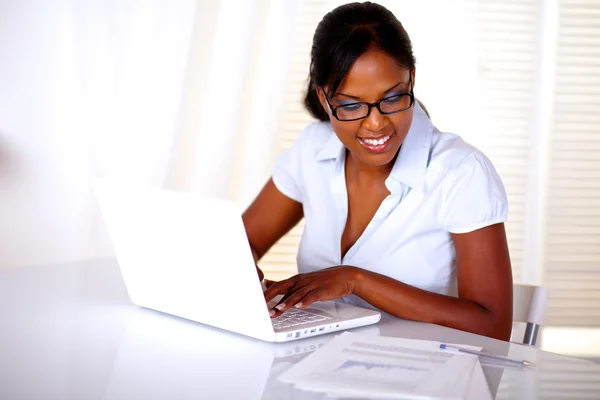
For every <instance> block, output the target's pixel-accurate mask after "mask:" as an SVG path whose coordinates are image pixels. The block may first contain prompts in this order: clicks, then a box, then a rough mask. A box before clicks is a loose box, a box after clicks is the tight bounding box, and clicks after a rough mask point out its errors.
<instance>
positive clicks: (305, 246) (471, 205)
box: [243, 3, 512, 340]
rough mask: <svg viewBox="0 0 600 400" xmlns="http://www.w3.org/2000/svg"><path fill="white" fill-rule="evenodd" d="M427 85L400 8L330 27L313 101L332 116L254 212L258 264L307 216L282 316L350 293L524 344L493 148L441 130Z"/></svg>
mask: <svg viewBox="0 0 600 400" xmlns="http://www.w3.org/2000/svg"><path fill="white" fill-rule="evenodd" d="M440 67H441V68H443V66H440ZM415 83H416V74H415V58H414V56H413V52H412V45H411V42H410V39H409V37H408V34H407V33H406V31H405V30H404V28H403V27H402V25H401V23H400V22H399V21H398V20H397V19H396V17H395V16H394V15H393V14H392V13H391V12H390V11H389V10H387V9H386V8H384V7H382V6H380V5H377V4H373V3H353V4H348V5H344V6H341V7H338V8H336V9H335V10H333V11H332V12H330V13H329V14H327V15H326V16H325V17H324V18H323V20H322V21H321V22H320V24H319V25H318V27H317V30H316V32H315V35H314V39H313V46H312V51H311V65H310V76H309V83H308V90H307V93H306V99H305V104H306V107H307V109H308V111H309V112H310V113H311V114H312V115H313V116H314V117H315V118H316V119H317V120H319V122H316V123H313V124H311V125H309V126H307V127H306V128H305V129H304V130H303V131H302V132H301V133H300V134H299V136H298V139H297V141H296V142H295V144H294V145H293V146H292V148H290V149H289V150H288V151H286V152H285V153H284V154H282V155H281V156H280V158H279V160H278V161H277V164H276V166H275V170H274V173H273V176H272V179H270V180H269V181H268V182H267V184H266V185H265V187H264V188H263V189H262V191H261V192H260V194H259V195H258V197H257V198H256V199H255V201H254V202H253V203H252V205H251V206H250V207H249V208H248V210H246V212H245V213H244V216H243V219H244V224H245V227H246V231H247V233H248V238H249V241H250V246H251V247H252V250H253V252H254V254H255V258H256V260H259V259H260V258H261V257H262V256H263V255H264V254H265V253H266V252H267V251H268V250H269V248H270V247H271V246H272V245H273V244H274V243H275V242H276V241H277V240H278V239H279V238H280V237H281V236H283V235H284V234H285V233H286V232H288V231H289V230H290V229H291V228H292V227H293V226H294V225H296V224H297V223H298V222H299V221H300V220H301V219H302V218H303V217H304V218H305V229H304V233H303V235H302V240H301V243H300V247H299V250H298V260H297V261H298V271H299V274H298V275H295V276H293V277H291V278H289V279H286V280H284V281H281V282H276V283H272V284H271V285H270V286H269V288H268V289H267V290H266V292H265V297H266V299H267V301H269V300H271V299H272V298H273V297H275V296H276V295H279V294H283V295H284V297H283V299H282V300H281V301H280V303H279V304H278V305H277V306H276V307H275V308H274V309H272V310H271V315H272V317H276V316H278V315H279V314H281V313H282V312H284V311H285V310H286V309H288V308H290V307H299V308H304V307H307V306H308V305H310V304H311V303H313V302H315V301H321V300H323V301H324V300H332V299H338V298H344V300H345V301H347V302H350V303H353V304H356V305H360V306H366V307H375V308H377V309H379V310H381V311H384V312H386V313H389V314H392V315H394V316H397V317H400V318H405V319H411V320H417V321H424V322H431V323H435V324H439V325H445V326H448V327H451V328H456V329H461V330H464V331H469V332H473V333H477V334H481V335H485V336H490V337H494V338H498V339H503V340H508V339H509V338H510V332H511V326H512V273H511V265H510V257H509V253H508V248H507V242H506V233H505V229H504V222H505V221H506V218H507V212H508V204H507V199H506V193H505V191H504V187H503V184H502V182H501V180H500V178H499V176H498V174H497V173H496V171H495V169H494V167H493V166H492V164H491V163H490V161H489V160H488V158H486V156H485V155H484V154H482V153H481V152H480V151H478V150H477V149H475V148H474V147H472V146H470V145H469V144H467V143H466V142H465V141H463V140H462V139H461V138H460V137H458V136H456V135H454V134H450V133H443V132H440V131H439V130H437V129H436V128H435V127H434V126H433V125H432V123H431V121H430V120H429V118H427V116H426V115H425V113H424V112H423V110H422V108H421V107H420V106H419V104H418V103H417V102H416V101H415V97H414V88H415ZM465 118H468V115H465ZM259 275H260V277H261V279H262V276H263V275H262V272H261V271H260V269H259Z"/></svg>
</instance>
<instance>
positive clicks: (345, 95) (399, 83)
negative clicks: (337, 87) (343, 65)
mask: <svg viewBox="0 0 600 400" xmlns="http://www.w3.org/2000/svg"><path fill="white" fill-rule="evenodd" d="M403 83H406V84H408V82H404V81H400V82H398V83H396V84H395V85H394V86H392V87H391V88H389V89H388V90H386V91H385V92H383V94H384V95H385V94H388V93H389V92H391V91H392V90H394V89H396V88H397V87H398V86H400V85H401V84H403ZM336 96H344V97H350V98H351V99H356V100H360V97H357V96H350V95H349V94H344V93H336V94H335V96H333V97H336Z"/></svg>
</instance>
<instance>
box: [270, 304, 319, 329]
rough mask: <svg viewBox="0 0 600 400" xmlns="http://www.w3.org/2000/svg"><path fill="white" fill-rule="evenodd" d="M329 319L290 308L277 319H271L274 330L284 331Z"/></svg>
mask: <svg viewBox="0 0 600 400" xmlns="http://www.w3.org/2000/svg"><path fill="white" fill-rule="evenodd" d="M328 319H331V318H329V317H325V316H323V315H319V314H314V313H311V312H308V311H304V310H298V309H297V308H290V309H288V310H287V311H286V312H284V313H283V314H281V315H280V316H279V317H277V318H273V319H272V320H271V322H273V328H274V329H276V330H277V329H285V328H289V327H292V326H298V325H306V324H312V323H313V322H320V321H326V320H328Z"/></svg>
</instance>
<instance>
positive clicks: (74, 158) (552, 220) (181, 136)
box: [0, 0, 600, 357]
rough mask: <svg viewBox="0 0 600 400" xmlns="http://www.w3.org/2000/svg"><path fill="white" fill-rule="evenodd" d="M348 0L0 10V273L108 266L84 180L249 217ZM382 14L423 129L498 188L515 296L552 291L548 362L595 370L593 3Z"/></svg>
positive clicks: (429, 6) (282, 264) (280, 262)
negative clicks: (447, 142)
mask: <svg viewBox="0 0 600 400" xmlns="http://www.w3.org/2000/svg"><path fill="white" fill-rule="evenodd" d="M342 3H344V2H343V1H328V0H321V1H318V0H304V1H303V0H285V1H282V0H244V1H238V0H176V1H172V0H144V1H142V0H105V1H102V2H100V1H94V0H82V1H78V0H52V1H50V0H48V1H44V0H1V1H0V55H1V59H0V268H2V267H19V266H26V265H34V264H51V263H60V262H68V261H74V260H81V259H89V258H95V257H106V256H111V255H112V247H111V245H110V240H109V238H108V237H107V235H106V232H105V230H104V226H103V223H102V219H101V217H100V215H99V211H98V208H97V205H96V203H95V200H94V197H93V195H92V193H91V186H90V185H91V183H92V181H93V179H94V178H96V177H108V178H110V177H119V178H121V179H126V180H129V181H130V182H134V183H144V184H149V185H154V186H162V187H166V188H170V189H176V190H182V191H190V192H201V193H206V194H210V195H213V196H217V197H223V198H229V199H232V200H234V201H236V202H238V203H239V204H240V205H242V206H246V205H247V204H248V203H249V202H250V201H251V200H252V199H253V197H254V196H255V195H256V193H257V192H258V190H260V188H261V187H262V185H263V184H264V182H265V181H266V180H267V179H268V177H269V175H270V172H271V169H272V167H273V163H274V161H275V159H276V156H277V155H278V154H279V153H280V152H281V151H282V150H283V149H285V148H287V147H288V146H290V144H291V143H292V141H293V140H294V138H295V136H296V135H297V133H298V132H299V131H300V130H301V129H302V128H303V127H304V126H305V125H306V124H307V123H309V122H310V117H309V116H308V115H307V113H306V112H305V111H304V110H303V109H302V107H301V105H300V100H301V97H302V89H303V87H304V83H305V79H306V76H307V71H308V63H309V51H310V45H311V38H312V34H313V32H314V29H315V27H316V24H317V23H318V21H319V20H320V19H321V18H322V16H323V15H324V14H325V12H327V11H329V10H331V9H332V8H334V7H335V6H337V5H339V4H342ZM381 3H382V4H383V5H385V6H387V7H388V8H390V9H391V10H392V11H393V12H394V13H395V14H396V16H397V17H398V18H399V19H400V21H401V22H402V23H403V24H404V26H405V28H406V29H407V31H408V32H409V35H410V36H411V38H412V40H413V43H414V51H415V55H416V57H417V62H418V63H417V80H416V87H415V94H416V95H417V97H418V98H419V99H420V100H421V101H423V102H424V103H425V105H426V106H427V108H428V110H429V112H430V114H431V116H432V120H433V122H434V124H436V125H437V126H438V127H439V128H440V129H442V130H447V131H451V132H455V133H458V134H460V135H462V136H463V137H464V138H465V139H466V140H467V141H469V142H471V143H472V144H474V145H476V146H477V147H479V148H480V149H481V150H483V151H484V152H485V153H486V154H487V155H488V156H489V157H490V158H491V159H492V161H493V162H494V164H495V165H496V167H497V169H498V171H499V173H500V175H501V176H502V178H503V180H504V183H505V185H506V188H507V192H508V195H509V200H510V207H511V211H510V215H509V222H508V224H507V229H508V234H509V241H510V248H511V254H512V259H513V266H514V277H515V281H516V282H524V283H533V284H543V285H545V286H547V287H548V289H549V290H550V299H549V304H548V312H547V319H546V320H547V324H548V327H547V328H546V329H545V331H544V334H543V338H542V339H543V342H542V347H544V348H546V349H550V350H553V351H559V352H566V353H570V354H582V355H588V356H596V357H600V343H599V342H600V157H598V151H600V73H599V72H598V71H600V1H599V0H419V1H408V0H389V1H381ZM149 223H150V225H151V221H149ZM300 229H301V224H300V225H299V227H297V228H295V229H294V230H293V231H292V232H291V233H290V234H289V235H288V236H287V237H286V238H284V239H282V241H281V242H280V243H279V244H278V245H277V246H276V247H275V248H274V249H273V250H272V251H271V252H270V254H268V255H267V256H266V258H265V259H264V260H263V263H262V267H263V268H264V269H265V270H266V271H267V275H268V276H270V277H271V278H275V279H279V278H282V277H285V276H288V275H290V274H292V273H293V272H294V268H295V260H294V257H295V249H296V246H297V241H298V238H299V236H298V234H299V232H300Z"/></svg>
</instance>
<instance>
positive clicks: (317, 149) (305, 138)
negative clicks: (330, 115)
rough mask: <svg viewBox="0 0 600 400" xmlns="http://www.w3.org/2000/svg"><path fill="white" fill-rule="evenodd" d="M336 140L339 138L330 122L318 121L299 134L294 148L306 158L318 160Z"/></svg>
mask: <svg viewBox="0 0 600 400" xmlns="http://www.w3.org/2000/svg"><path fill="white" fill-rule="evenodd" d="M336 139H337V136H336V135H335V132H334V131H333V128H332V127H331V124H330V123H329V122H322V121H316V122H311V123H309V124H308V125H306V126H305V127H304V129H302V130H301V131H300V133H298V136H297V137H296V139H295V141H294V144H293V146H292V147H293V148H294V149H295V151H296V152H298V153H300V154H302V155H303V156H304V157H308V158H310V159H316V157H317V156H318V155H319V153H321V151H322V150H323V149H324V148H325V147H326V146H327V145H328V144H329V145H331V143H330V142H332V141H336ZM337 141H339V139H337ZM340 144H341V142H340Z"/></svg>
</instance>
